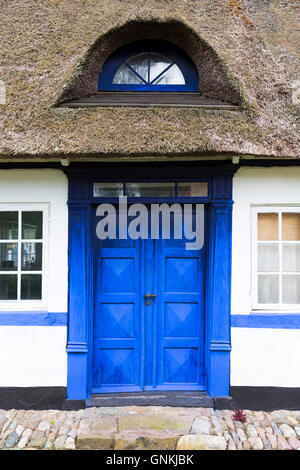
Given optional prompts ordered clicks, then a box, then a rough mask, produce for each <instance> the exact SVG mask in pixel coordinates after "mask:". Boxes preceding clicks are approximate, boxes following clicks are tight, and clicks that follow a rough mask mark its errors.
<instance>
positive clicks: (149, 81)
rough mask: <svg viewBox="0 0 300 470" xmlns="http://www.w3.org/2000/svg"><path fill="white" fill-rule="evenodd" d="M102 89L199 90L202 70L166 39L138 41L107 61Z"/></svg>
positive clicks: (115, 53)
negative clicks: (199, 72) (198, 69)
mask: <svg viewBox="0 0 300 470" xmlns="http://www.w3.org/2000/svg"><path fill="white" fill-rule="evenodd" d="M98 90H99V91H142V92H145V91H161V92H166V91H177V92H178V91H189V92H197V91H199V90H198V72H197V70H196V67H195V66H194V64H193V62H192V61H191V60H190V58H189V57H188V56H187V55H186V54H185V53H184V52H183V51H181V50H180V49H178V48H177V47H175V46H173V45H171V44H169V43H166V42H164V41H137V42H135V43H132V44H127V45H126V46H123V47H121V48H120V49H118V50H117V51H115V52H114V53H113V54H112V55H111V56H110V57H109V58H108V59H107V60H106V62H105V63H104V65H103V68H102V71H101V73H100V76H99V81H98Z"/></svg>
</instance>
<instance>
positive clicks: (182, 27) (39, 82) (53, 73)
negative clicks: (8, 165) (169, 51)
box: [0, 0, 300, 160]
mask: <svg viewBox="0 0 300 470" xmlns="http://www.w3.org/2000/svg"><path fill="white" fill-rule="evenodd" d="M299 14H300V5H299V1H297V0H294V1H281V0H239V1H238V0H213V1H212V0H190V1H187V0H148V1H147V2H145V0H26V1H25V0H13V1H7V0H0V19H1V23H0V24H1V26H0V48H1V49H0V81H2V82H0V83H2V95H1V96H2V99H1V100H0V103H3V101H4V99H3V84H4V85H5V90H6V103H5V104H0V159H2V160H3V159H8V160H16V159H17V158H19V159H23V160H24V159H26V158H28V159H33V158H36V159H39V158H47V159H49V158H52V159H54V160H57V159H59V158H67V157H70V158H72V159H76V158H80V159H84V158H97V159H98V158H99V159H100V158H113V157H118V158H121V157H126V158H131V157H132V158H133V157H147V156H152V157H162V156H165V157H168V156H170V157H171V156H172V157H174V156H178V157H180V156H190V155H194V156H197V155H217V154H219V155H220V154H234V155H248V156H249V155H250V156H269V157H299V156H300V152H299V126H297V122H298V123H299V105H298V104H297V102H296V98H295V97H294V101H293V99H292V93H293V84H294V86H297V83H296V82H297V80H300V60H299V54H300V52H299V43H300V37H299V31H300V28H299V16H300V15H299ZM143 37H144V38H153V39H164V40H169V41H170V42H173V43H175V44H176V45H177V46H179V47H182V49H184V50H185V51H186V52H187V53H188V54H189V55H190V57H191V58H192V59H193V60H194V62H195V64H196V66H197V68H198V71H199V77H200V87H201V89H202V90H203V92H204V93H205V94H206V95H207V96H211V97H213V98H220V99H223V100H224V101H228V102H230V103H235V104H240V105H241V111H240V112H236V111H221V110H218V111H216V110H214V111H211V110H203V109H199V108H167V107H166V108H126V107H120V108H113V107H109V108H101V107H97V108H83V109H82V108H81V109H70V108H63V107H60V106H59V104H60V103H61V102H62V101H64V100H66V99H70V98H74V97H81V96H84V95H85V94H90V93H92V92H94V91H95V89H96V86H97V85H96V84H97V77H98V74H99V72H100V70H101V66H102V64H103V62H104V60H105V59H106V58H107V57H108V56H109V54H110V53H111V52H112V51H113V50H114V49H116V48H117V47H119V46H120V45H121V44H124V43H127V42H130V41H134V40H136V39H141V38H143ZM295 84H296V85H295ZM299 87H300V86H299ZM294 94H295V95H296V92H295V93H294ZM297 119H298V121H297Z"/></svg>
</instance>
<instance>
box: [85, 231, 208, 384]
mask: <svg viewBox="0 0 300 470" xmlns="http://www.w3.org/2000/svg"><path fill="white" fill-rule="evenodd" d="M185 242H186V240H184V239H183V240H175V239H174V237H172V234H171V238H170V239H169V240H163V239H158V240H151V239H148V240H141V239H139V240H131V239H128V240H118V239H117V240H104V241H101V240H98V239H97V241H96V244H95V245H96V246H95V269H96V276H95V295H94V325H93V331H94V345H93V393H108V392H130V391H142V390H149V391H151V390H152V391H155V390H157V391H159V390H165V391H167V390H204V387H205V368H204V301H205V297H204V292H205V278H204V273H205V266H204V263H205V246H204V248H203V249H201V250H197V251H194V250H193V251H189V250H186V249H185Z"/></svg>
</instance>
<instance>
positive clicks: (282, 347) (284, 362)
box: [231, 167, 300, 387]
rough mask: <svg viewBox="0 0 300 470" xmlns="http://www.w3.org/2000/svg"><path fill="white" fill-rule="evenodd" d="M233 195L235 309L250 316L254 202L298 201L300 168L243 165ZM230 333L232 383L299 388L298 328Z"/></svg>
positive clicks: (233, 289)
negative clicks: (252, 206) (252, 209)
mask: <svg viewBox="0 0 300 470" xmlns="http://www.w3.org/2000/svg"><path fill="white" fill-rule="evenodd" d="M233 200H234V206H233V236H232V291H231V295H232V303H231V313H232V314H233V315H248V314H249V313H250V312H251V225H250V224H251V205H252V204H253V205H254V204H262V205H264V204H274V205H277V204H278V205H283V204H286V205H291V204H295V205H296V204H299V205H300V168H299V167H287V168H279V167H272V168H251V167H243V168H241V169H239V170H238V172H237V173H236V175H235V176H234V180H233ZM278 313H279V314H280V312H278ZM231 334H232V352H231V385H240V386H242V385H244V386H247V385H248V386H280V387H300V330H284V329H266V328H232V329H231Z"/></svg>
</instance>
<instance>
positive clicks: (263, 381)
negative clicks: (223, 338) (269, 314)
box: [231, 328, 300, 387]
mask: <svg viewBox="0 0 300 470" xmlns="http://www.w3.org/2000/svg"><path fill="white" fill-rule="evenodd" d="M231 342H232V352H231V385H235V386H238V385H239V386H242V385H243V386H253V387H255V386H257V387H258V386H262V387H263V386H265V387H300V330H281V329H270V328H232V329H231Z"/></svg>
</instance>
